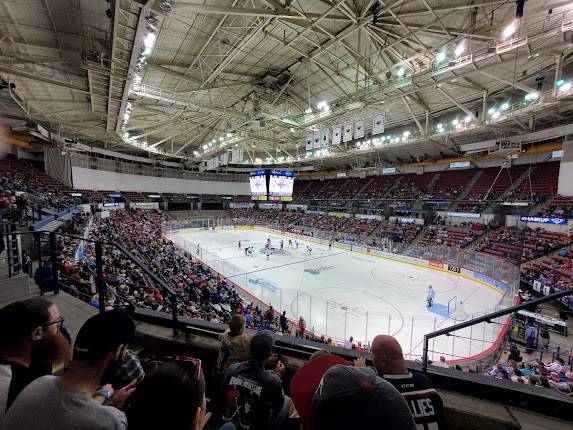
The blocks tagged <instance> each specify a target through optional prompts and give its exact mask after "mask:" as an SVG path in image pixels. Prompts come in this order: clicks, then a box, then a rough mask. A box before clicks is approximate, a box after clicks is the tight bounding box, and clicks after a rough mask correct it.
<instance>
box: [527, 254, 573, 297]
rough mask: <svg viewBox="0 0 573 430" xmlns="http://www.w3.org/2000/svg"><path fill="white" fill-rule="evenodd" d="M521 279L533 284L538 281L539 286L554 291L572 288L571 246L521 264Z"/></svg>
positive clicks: (572, 264)
mask: <svg viewBox="0 0 573 430" xmlns="http://www.w3.org/2000/svg"><path fill="white" fill-rule="evenodd" d="M521 278H522V281H524V282H526V283H527V284H529V285H531V286H532V285H533V283H534V282H535V281H537V282H539V284H540V286H541V287H545V286H547V287H549V288H551V289H552V290H554V291H561V290H564V289H572V288H573V256H572V253H571V248H567V247H563V248H561V249H560V250H559V253H558V254H557V255H550V256H547V257H545V258H540V259H537V260H533V261H528V262H526V263H524V264H522V265H521Z"/></svg>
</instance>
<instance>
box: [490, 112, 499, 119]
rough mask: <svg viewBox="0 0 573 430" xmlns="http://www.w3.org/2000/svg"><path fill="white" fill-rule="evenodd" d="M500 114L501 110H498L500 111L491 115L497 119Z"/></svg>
mask: <svg viewBox="0 0 573 430" xmlns="http://www.w3.org/2000/svg"><path fill="white" fill-rule="evenodd" d="M498 116H499V112H498V111H495V112H494V113H492V114H491V117H492V118H493V119H496V118H497V117H498Z"/></svg>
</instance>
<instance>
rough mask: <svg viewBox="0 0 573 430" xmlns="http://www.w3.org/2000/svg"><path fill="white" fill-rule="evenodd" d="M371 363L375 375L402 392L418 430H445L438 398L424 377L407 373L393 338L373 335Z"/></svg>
mask: <svg viewBox="0 0 573 430" xmlns="http://www.w3.org/2000/svg"><path fill="white" fill-rule="evenodd" d="M372 360H373V361H374V367H375V369H376V372H377V373H378V376H381V377H382V378H384V379H386V380H387V381H388V382H390V383H391V384H392V385H394V388H396V389H397V390H398V391H399V392H400V393H402V396H404V398H405V399H406V402H407V403H408V406H409V407H410V410H411V411H412V415H414V420H415V421H416V427H417V428H418V429H423V430H436V429H444V428H445V425H444V405H443V402H442V399H441V397H440V395H439V394H438V392H437V391H436V390H435V389H434V386H433V385H432V382H431V381H430V380H429V379H428V378H427V377H426V375H424V374H423V373H421V372H417V371H415V370H412V371H409V370H408V368H407V367H406V362H405V361H404V354H403V353H402V347H401V346H400V344H399V343H398V341H397V340H396V339H395V338H393V337H392V336H384V335H379V336H376V337H375V338H374V341H373V342H372Z"/></svg>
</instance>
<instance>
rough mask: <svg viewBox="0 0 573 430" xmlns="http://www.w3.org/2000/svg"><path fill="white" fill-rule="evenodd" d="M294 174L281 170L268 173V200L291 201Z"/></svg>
mask: <svg viewBox="0 0 573 430" xmlns="http://www.w3.org/2000/svg"><path fill="white" fill-rule="evenodd" d="M293 185H294V173H293V172H286V171H282V170H271V171H270V172H269V200H282V201H292V189H293Z"/></svg>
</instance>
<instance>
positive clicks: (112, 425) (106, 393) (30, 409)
mask: <svg viewBox="0 0 573 430" xmlns="http://www.w3.org/2000/svg"><path fill="white" fill-rule="evenodd" d="M135 336H136V333H135V325H134V323H133V320H131V318H130V317H129V316H128V315H127V314H125V313H123V312H120V311H115V310H113V311H108V312H104V313H101V314H97V315H94V316H92V317H91V318H89V319H88V320H87V321H86V322H85V323H84V325H83V326H82V328H81V329H80V331H79V332H78V335H77V337H76V342H75V344H74V350H73V360H72V361H71V363H70V365H69V366H68V368H67V370H66V372H65V373H64V375H63V376H62V377H60V378H56V377H55V376H43V377H41V378H38V379H36V380H35V381H34V382H32V383H31V384H30V385H28V386H27V387H26V388H25V389H24V390H23V391H22V392H21V393H20V394H19V395H18V398H17V399H16V400H15V401H14V403H13V404H12V407H11V408H10V410H9V411H8V413H7V414H6V416H5V417H4V422H3V423H2V426H1V427H0V428H1V429H2V430H83V429H91V430H108V429H115V430H124V429H126V428H127V418H126V416H125V414H124V413H123V412H122V411H120V410H119V409H118V408H121V407H123V405H124V403H125V401H126V400H127V398H128V397H129V396H130V395H131V393H132V392H133V391H134V390H135V384H136V383H137V380H134V381H133V382H132V383H131V384H129V385H127V386H125V387H124V388H122V389H120V390H117V391H115V392H114V390H113V388H112V387H111V385H106V386H103V387H101V380H102V377H103V375H104V373H105V371H106V370H107V369H108V368H109V367H110V366H112V365H113V364H114V363H116V362H118V361H120V360H121V359H122V358H123V357H124V355H125V354H126V351H127V347H128V345H129V344H130V343H132V342H133V341H134V340H135Z"/></svg>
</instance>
